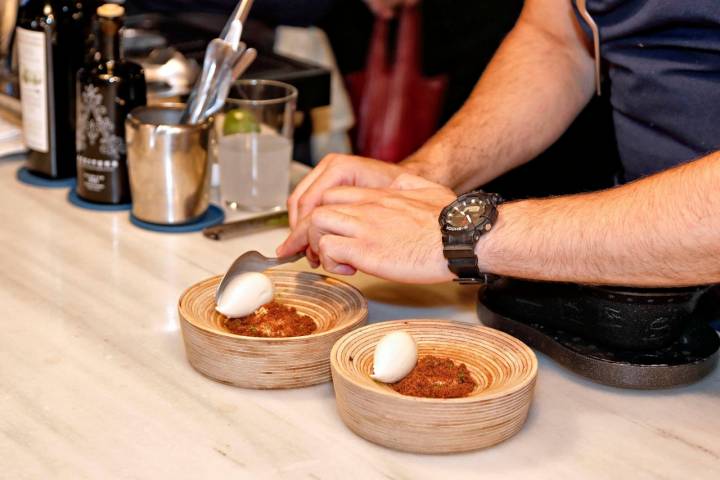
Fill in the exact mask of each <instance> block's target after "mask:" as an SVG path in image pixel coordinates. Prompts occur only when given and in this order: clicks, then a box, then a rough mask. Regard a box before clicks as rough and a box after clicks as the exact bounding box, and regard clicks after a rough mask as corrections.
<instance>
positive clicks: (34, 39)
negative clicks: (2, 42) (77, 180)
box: [17, 27, 49, 153]
mask: <svg viewBox="0 0 720 480" xmlns="http://www.w3.org/2000/svg"><path fill="white" fill-rule="evenodd" d="M46 48H47V42H46V39H45V33H44V32H35V31H32V30H27V29H25V28H19V27H18V29H17V52H18V67H19V70H20V72H19V77H20V100H21V105H22V123H23V135H24V137H25V144H26V145H27V147H28V148H30V149H32V150H35V151H38V152H43V153H47V152H48V151H49V141H48V136H49V135H48V134H49V132H48V82H47V50H46Z"/></svg>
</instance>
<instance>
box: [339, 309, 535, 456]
mask: <svg viewBox="0 0 720 480" xmlns="http://www.w3.org/2000/svg"><path fill="white" fill-rule="evenodd" d="M330 364H331V368H332V376H333V386H334V388H335V398H336V403H337V409H338V413H339V415H340V418H341V419H342V420H343V422H344V423H345V424H346V425H347V426H348V427H349V428H350V429H351V430H352V431H353V432H355V433H356V434H358V435H360V436H361V437H363V438H365V439H367V440H370V441H371V442H374V443H377V444H380V445H383V446H386V447H390V448H393V449H396V450H402V451H408V452H415V453H455V452H463V451H469V450H477V449H480V448H485V447H489V446H491V445H494V444H497V443H499V442H502V441H503V440H506V439H508V438H510V437H511V436H513V435H514V434H516V433H517V432H518V431H519V430H520V429H521V428H522V426H523V424H524V423H525V420H526V418H527V415H528V411H529V408H530V404H531V402H532V396H533V390H534V387H535V381H536V378H537V358H536V357H535V354H534V353H533V351H532V350H531V349H530V348H529V347H528V346H527V345H525V344H524V343H522V342H521V341H520V340H518V339H516V338H514V337H512V336H510V335H507V334H506V333H503V332H500V331H498V330H494V329H492V328H487V327H483V326H480V325H473V324H467V323H462V322H454V321H449V320H432V319H428V320H399V321H388V322H381V323H376V324H372V325H368V326H365V327H362V328H358V329H356V330H354V331H352V332H349V333H348V334H346V335H345V336H343V337H342V338H341V339H339V340H338V341H337V343H336V344H335V345H334V346H333V349H332V352H331V354H330Z"/></svg>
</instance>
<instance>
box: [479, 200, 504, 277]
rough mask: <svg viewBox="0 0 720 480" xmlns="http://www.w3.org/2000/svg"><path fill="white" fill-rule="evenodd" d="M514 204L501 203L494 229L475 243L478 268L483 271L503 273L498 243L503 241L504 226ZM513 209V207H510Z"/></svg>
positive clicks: (495, 273) (496, 273)
mask: <svg viewBox="0 0 720 480" xmlns="http://www.w3.org/2000/svg"><path fill="white" fill-rule="evenodd" d="M511 205H512V204H501V205H499V206H498V207H497V208H498V216H497V220H495V225H493V228H492V230H490V231H489V232H487V233H486V234H485V235H481V236H480V239H479V240H478V241H477V243H476V244H475V256H476V257H477V262H478V269H479V270H480V271H481V272H483V273H491V274H494V275H500V274H502V266H501V265H500V263H499V262H498V259H499V258H500V257H501V256H500V255H499V254H498V252H499V249H498V245H500V243H501V241H502V240H501V238H502V236H503V226H504V225H505V224H506V221H507V218H505V217H506V214H507V211H508V207H511ZM510 209H512V207H511V208H510Z"/></svg>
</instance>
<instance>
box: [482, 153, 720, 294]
mask: <svg viewBox="0 0 720 480" xmlns="http://www.w3.org/2000/svg"><path fill="white" fill-rule="evenodd" d="M476 252H477V253H478V259H479V263H480V266H481V268H483V269H486V270H487V271H491V272H495V273H498V274H502V275H508V276H516V277H522V278H531V279H537V280H555V281H570V282H579V283H594V284H608V285H628V286H633V285H637V286H646V287H649V286H657V287H669V286H684V285H698V284H708V283H717V282H720V153H715V154H713V155H710V156H708V157H705V158H703V159H701V160H698V161H696V162H693V163H690V164H687V165H684V166H681V167H678V168H675V169H672V170H669V171H666V172H663V173H660V174H658V175H654V176H652V177H648V178H645V179H643V180H640V181H637V182H634V183H631V184H628V185H624V186H622V187H618V188H614V189H611V190H605V191H602V192H595V193H590V194H585V195H576V196H568V197H556V198H552V199H546V200H527V201H520V202H514V203H509V204H506V205H503V206H501V210H500V215H499V218H498V222H497V224H496V226H495V228H494V229H493V231H492V232H491V233H489V234H488V235H486V236H484V237H483V238H482V239H481V240H480V242H479V243H478V245H477V248H476Z"/></svg>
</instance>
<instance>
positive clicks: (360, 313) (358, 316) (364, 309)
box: [177, 268, 368, 343]
mask: <svg viewBox="0 0 720 480" xmlns="http://www.w3.org/2000/svg"><path fill="white" fill-rule="evenodd" d="M274 272H277V273H284V274H288V273H290V274H294V275H300V274H302V275H309V276H313V277H316V278H317V279H320V280H323V281H327V280H330V281H333V282H337V283H339V284H341V285H342V286H343V287H344V288H347V289H348V290H350V291H351V292H352V293H353V294H354V295H355V296H356V297H357V298H359V299H360V308H358V309H357V310H355V311H353V314H354V316H355V318H353V320H352V322H349V323H344V324H338V325H335V326H334V327H333V328H331V329H329V330H324V331H322V332H320V333H310V334H309V335H302V336H299V337H253V336H249V335H238V334H236V333H232V332H230V331H226V330H221V329H215V328H208V327H207V326H206V325H199V324H198V323H197V322H195V321H194V320H195V318H194V315H190V314H188V312H187V311H186V309H184V308H183V301H184V300H185V299H186V297H187V295H188V293H189V292H190V291H191V290H192V289H193V288H196V287H197V286H198V285H202V284H205V283H212V282H219V281H220V279H221V278H222V275H213V276H212V277H208V278H205V279H204V280H201V281H199V282H196V283H194V284H192V285H190V286H189V287H187V288H186V289H185V290H183V292H182V294H181V295H180V299H179V300H178V307H177V308H178V312H179V314H180V318H181V319H182V320H183V321H185V322H188V323H189V324H191V325H192V326H193V327H195V328H198V329H200V330H203V331H205V332H207V333H210V334H214V335H222V336H226V337H229V338H234V339H237V340H243V341H250V342H259V343H287V342H293V341H303V342H306V341H308V340H309V339H311V338H313V339H317V340H318V341H320V340H321V339H322V338H323V337H325V336H328V335H332V334H337V333H338V332H339V331H342V330H347V329H348V328H350V332H351V331H353V330H355V328H354V327H355V326H357V325H360V324H362V323H363V322H364V321H365V320H367V317H368V301H367V298H366V297H365V295H363V293H362V292H361V291H360V290H359V289H358V288H356V287H354V286H353V285H350V284H349V283H347V282H344V281H342V280H340V279H337V278H334V277H330V276H328V275H323V274H321V273H315V272H303V271H298V270H290V269H283V268H273V269H270V270H268V271H266V273H268V274H269V276H270V277H271V278H272V274H273V273H274ZM350 332H347V333H350Z"/></svg>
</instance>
